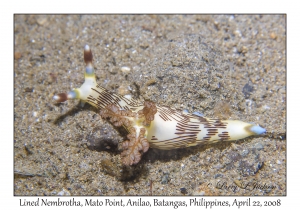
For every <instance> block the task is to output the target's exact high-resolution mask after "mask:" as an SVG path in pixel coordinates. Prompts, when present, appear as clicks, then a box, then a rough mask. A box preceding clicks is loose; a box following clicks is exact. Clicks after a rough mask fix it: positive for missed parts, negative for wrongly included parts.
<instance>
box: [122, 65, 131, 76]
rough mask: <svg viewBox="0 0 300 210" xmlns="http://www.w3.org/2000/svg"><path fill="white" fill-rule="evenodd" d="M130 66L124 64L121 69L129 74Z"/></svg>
mask: <svg viewBox="0 0 300 210" xmlns="http://www.w3.org/2000/svg"><path fill="white" fill-rule="evenodd" d="M130 70H131V69H130V68H129V67H128V66H122V67H121V71H122V72H123V73H126V74H128V73H129V72H130Z"/></svg>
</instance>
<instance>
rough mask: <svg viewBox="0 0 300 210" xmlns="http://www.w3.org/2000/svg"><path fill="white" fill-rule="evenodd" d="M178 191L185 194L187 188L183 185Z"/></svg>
mask: <svg viewBox="0 0 300 210" xmlns="http://www.w3.org/2000/svg"><path fill="white" fill-rule="evenodd" d="M180 192H181V193H182V194H184V195H185V194H187V190H186V188H184V187H182V188H180Z"/></svg>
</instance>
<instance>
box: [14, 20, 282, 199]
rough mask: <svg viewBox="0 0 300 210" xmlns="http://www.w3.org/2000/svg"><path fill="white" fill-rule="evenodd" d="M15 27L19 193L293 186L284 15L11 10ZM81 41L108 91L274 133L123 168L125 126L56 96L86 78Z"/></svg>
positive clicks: (276, 191)
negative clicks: (89, 50) (15, 12)
mask: <svg viewBox="0 0 300 210" xmlns="http://www.w3.org/2000/svg"><path fill="white" fill-rule="evenodd" d="M14 33H15V45H14V49H15V54H14V94H15V95H14V172H15V177H14V194H15V195H72V196H75V195H265V196H266V195H286V138H285V136H286V16H285V15H15V26H14ZM85 44H89V46H90V47H91V48H92V51H93V54H94V67H95V71H96V75H97V81H98V84H101V85H102V86H104V87H105V88H107V89H109V90H111V91H112V92H115V93H119V94H122V95H131V96H132V97H134V98H139V99H141V100H143V99H150V100H152V101H154V102H156V103H157V104H161V105H166V106H173V107H175V108H180V109H187V110H188V111H189V112H194V111H198V112H200V113H202V114H204V116H206V117H217V118H221V119H238V120H242V121H245V122H252V123H255V124H259V125H260V126H262V127H264V128H266V129H267V133H266V134H265V135H262V136H255V137H250V138H246V139H243V140H240V141H234V142H220V143H217V144H211V145H207V146H202V147H199V146H198V147H191V148H187V149H177V150H170V151H161V150H157V149H150V150H149V151H148V152H147V153H146V154H144V155H143V158H142V161H141V162H140V163H139V164H137V165H136V166H134V167H124V166H122V163H121V160H120V151H118V149H117V144H118V142H121V141H123V140H124V139H125V138H126V136H125V135H124V134H121V135H120V134H119V133H118V132H117V131H116V130H115V129H114V128H113V127H112V126H111V125H110V124H109V123H108V122H107V121H106V120H102V119H101V118H100V116H99V115H98V113H97V110H96V109H94V108H93V107H91V106H90V105H88V104H86V105H85V106H84V107H83V108H82V107H81V106H80V102H79V101H78V100H74V101H68V102H65V103H62V104H57V103H55V102H54V101H53V99H52V97H53V96H54V95H55V94H57V93H61V92H67V91H69V90H71V89H72V88H76V87H80V85H81V84H82V83H83V81H84V69H85V64H84V62H83V47H84V45H85ZM247 183H248V184H249V186H248V187H247V188H246V189H243V188H244V187H243V186H244V185H245V184H247ZM243 184H244V185H243ZM255 184H256V186H257V188H255V189H254V187H253V186H254V185H255ZM267 186H268V187H267ZM266 188H268V189H266Z"/></svg>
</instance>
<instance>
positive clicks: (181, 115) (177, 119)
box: [53, 45, 266, 165]
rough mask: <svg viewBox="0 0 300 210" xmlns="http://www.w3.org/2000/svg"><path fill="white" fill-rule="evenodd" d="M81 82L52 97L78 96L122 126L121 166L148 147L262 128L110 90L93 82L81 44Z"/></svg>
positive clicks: (60, 99) (132, 161) (88, 57)
mask: <svg viewBox="0 0 300 210" xmlns="http://www.w3.org/2000/svg"><path fill="white" fill-rule="evenodd" d="M84 61H85V63H86V68H85V74H84V76H85V82H84V83H83V84H82V86H81V87H80V88H76V89H74V90H72V91H70V92H69V93H60V94H57V95H55V96H54V97H53V98H54V100H56V101H57V102H64V101H66V100H69V99H80V100H82V101H83V102H87V103H89V104H91V105H92V106H94V107H96V108H98V109H99V112H100V115H101V117H102V118H109V120H110V122H111V123H112V124H113V125H114V126H117V127H118V126H123V127H124V128H125V129H126V130H127V132H128V135H127V138H128V139H129V140H126V141H123V142H122V145H121V146H122V150H123V152H122V153H121V156H122V160H123V163H124V164H125V165H132V164H137V163H138V162H139V161H140V159H141V156H142V154H143V153H145V152H146V151H147V150H148V148H149V147H151V148H158V149H161V150H171V149H176V148H183V147H191V146H196V145H202V144H207V143H215V142H218V141H232V140H238V139H243V138H245V137H248V136H251V135H260V134H262V133H264V132H266V130H265V129H264V128H262V127H260V126H258V125H254V124H250V123H245V122H242V121H239V120H219V119H212V118H205V117H203V116H201V115H200V114H199V113H188V112H186V111H180V110H177V109H174V108H171V107H167V106H158V105H156V104H155V103H154V102H151V101H144V102H140V101H138V100H135V99H129V98H126V97H124V96H121V95H118V94H115V93H112V92H110V91H109V90H107V89H105V88H103V87H101V86H100V85H98V84H97V83H96V76H95V72H94V68H93V66H92V61H93V55H92V51H91V49H90V47H89V46H88V45H86V46H85V47H84Z"/></svg>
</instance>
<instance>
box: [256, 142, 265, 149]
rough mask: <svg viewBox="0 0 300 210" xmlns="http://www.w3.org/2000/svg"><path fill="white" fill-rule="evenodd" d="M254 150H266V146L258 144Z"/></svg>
mask: <svg viewBox="0 0 300 210" xmlns="http://www.w3.org/2000/svg"><path fill="white" fill-rule="evenodd" d="M254 148H255V149H257V150H262V149H264V145H262V144H261V143H256V144H255V146H254Z"/></svg>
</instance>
